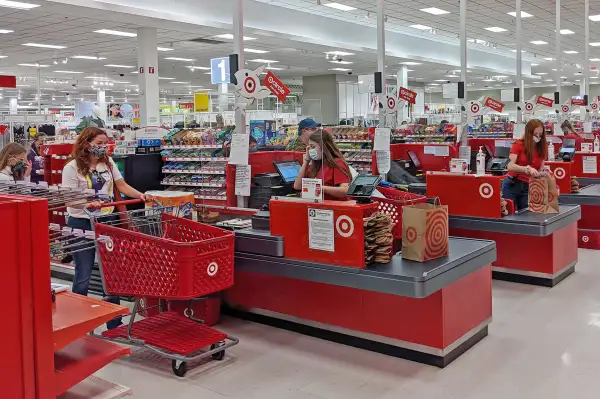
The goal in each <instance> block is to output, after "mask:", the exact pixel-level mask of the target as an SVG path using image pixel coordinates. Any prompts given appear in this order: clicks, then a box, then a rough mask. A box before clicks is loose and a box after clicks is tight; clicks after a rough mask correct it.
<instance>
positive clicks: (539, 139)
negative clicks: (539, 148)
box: [533, 136, 542, 143]
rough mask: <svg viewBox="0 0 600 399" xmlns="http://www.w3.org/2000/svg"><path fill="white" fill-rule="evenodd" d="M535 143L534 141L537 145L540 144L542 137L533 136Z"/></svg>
mask: <svg viewBox="0 0 600 399" xmlns="http://www.w3.org/2000/svg"><path fill="white" fill-rule="evenodd" d="M533 141H534V142H535V143H539V142H540V141H542V138H541V137H538V136H533Z"/></svg>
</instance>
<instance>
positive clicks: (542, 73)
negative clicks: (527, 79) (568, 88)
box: [534, 72, 548, 75]
mask: <svg viewBox="0 0 600 399" xmlns="http://www.w3.org/2000/svg"><path fill="white" fill-rule="evenodd" d="M534 75H548V73H547V72H536V73H534Z"/></svg>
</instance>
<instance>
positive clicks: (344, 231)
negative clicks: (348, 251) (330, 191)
mask: <svg viewBox="0 0 600 399" xmlns="http://www.w3.org/2000/svg"><path fill="white" fill-rule="evenodd" d="M335 229H336V230H337V232H338V234H339V235H341V236H342V237H344V238H348V237H350V236H352V234H354V222H352V219H350V218H349V217H348V216H346V215H342V216H339V217H338V218H337V220H336V222H335Z"/></svg>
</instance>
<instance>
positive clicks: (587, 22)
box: [583, 0, 590, 119]
mask: <svg viewBox="0 0 600 399" xmlns="http://www.w3.org/2000/svg"><path fill="white" fill-rule="evenodd" d="M584 16H585V24H584V29H585V44H584V45H585V61H584V62H583V68H584V71H583V76H584V79H585V81H584V85H585V86H584V87H585V95H586V96H588V98H589V95H590V0H585V11H584ZM588 101H589V99H588ZM586 119H587V118H586Z"/></svg>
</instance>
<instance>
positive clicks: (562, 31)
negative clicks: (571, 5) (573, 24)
mask: <svg viewBox="0 0 600 399" xmlns="http://www.w3.org/2000/svg"><path fill="white" fill-rule="evenodd" d="M574 33H575V32H573V31H572V30H570V29H561V30H560V34H561V35H572V34H574Z"/></svg>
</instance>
